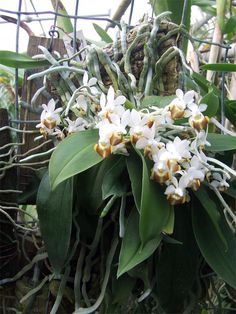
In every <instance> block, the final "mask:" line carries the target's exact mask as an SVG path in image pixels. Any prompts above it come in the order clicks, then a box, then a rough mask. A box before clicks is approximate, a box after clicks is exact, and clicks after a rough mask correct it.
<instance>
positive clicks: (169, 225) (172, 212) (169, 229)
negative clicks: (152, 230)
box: [163, 206, 175, 234]
mask: <svg viewBox="0 0 236 314" xmlns="http://www.w3.org/2000/svg"><path fill="white" fill-rule="evenodd" d="M174 224H175V209H174V206H170V214H169V218H168V221H167V223H166V225H165V227H164V229H163V232H165V233H167V234H172V233H173V230H174Z"/></svg>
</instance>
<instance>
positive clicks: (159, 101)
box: [141, 95, 176, 108]
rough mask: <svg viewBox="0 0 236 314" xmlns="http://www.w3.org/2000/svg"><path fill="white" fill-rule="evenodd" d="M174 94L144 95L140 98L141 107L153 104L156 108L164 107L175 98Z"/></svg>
mask: <svg viewBox="0 0 236 314" xmlns="http://www.w3.org/2000/svg"><path fill="white" fill-rule="evenodd" d="M175 98H176V96H175V95H173V96H146V97H144V99H143V100H142V104H141V108H149V107H151V106H155V107H158V108H164V107H166V106H167V105H169V104H170V102H171V101H172V100H173V99H175Z"/></svg>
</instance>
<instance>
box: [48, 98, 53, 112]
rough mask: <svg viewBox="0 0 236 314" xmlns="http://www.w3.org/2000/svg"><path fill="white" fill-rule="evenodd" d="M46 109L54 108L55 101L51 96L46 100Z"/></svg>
mask: <svg viewBox="0 0 236 314" xmlns="http://www.w3.org/2000/svg"><path fill="white" fill-rule="evenodd" d="M48 110H49V111H54V110H55V101H54V99H53V98H52V99H51V100H49V102H48Z"/></svg>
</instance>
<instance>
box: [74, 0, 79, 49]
mask: <svg viewBox="0 0 236 314" xmlns="http://www.w3.org/2000/svg"><path fill="white" fill-rule="evenodd" d="M78 9H79V0H76V4H75V16H77V15H78ZM76 27H77V19H74V32H73V52H74V54H75V53H76V51H77V45H76V35H77V34H76V33H77V29H76Z"/></svg>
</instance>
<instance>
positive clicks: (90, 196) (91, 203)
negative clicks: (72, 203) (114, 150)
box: [76, 155, 120, 214]
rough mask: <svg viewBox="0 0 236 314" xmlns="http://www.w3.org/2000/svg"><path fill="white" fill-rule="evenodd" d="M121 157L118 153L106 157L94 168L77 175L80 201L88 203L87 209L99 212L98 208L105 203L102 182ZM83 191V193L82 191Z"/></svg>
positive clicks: (77, 189) (90, 211)
mask: <svg viewBox="0 0 236 314" xmlns="http://www.w3.org/2000/svg"><path fill="white" fill-rule="evenodd" d="M119 158H120V156H118V155H110V156H109V157H107V158H105V159H104V160H103V161H102V162H101V163H99V164H97V165H94V166H93V167H92V168H89V169H87V170H86V171H84V172H82V173H80V174H79V175H78V176H77V177H76V191H77V197H78V203H79V204H80V207H81V204H86V205H85V208H86V211H87V212H89V213H91V214H94V213H96V214H97V211H98V208H100V206H101V205H102V203H103V197H102V189H101V186H102V183H103V180H104V178H105V174H106V173H107V171H108V170H109V169H111V167H112V166H113V165H114V164H115V163H116V162H117V160H118V159H119ZM81 191H83V193H81Z"/></svg>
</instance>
